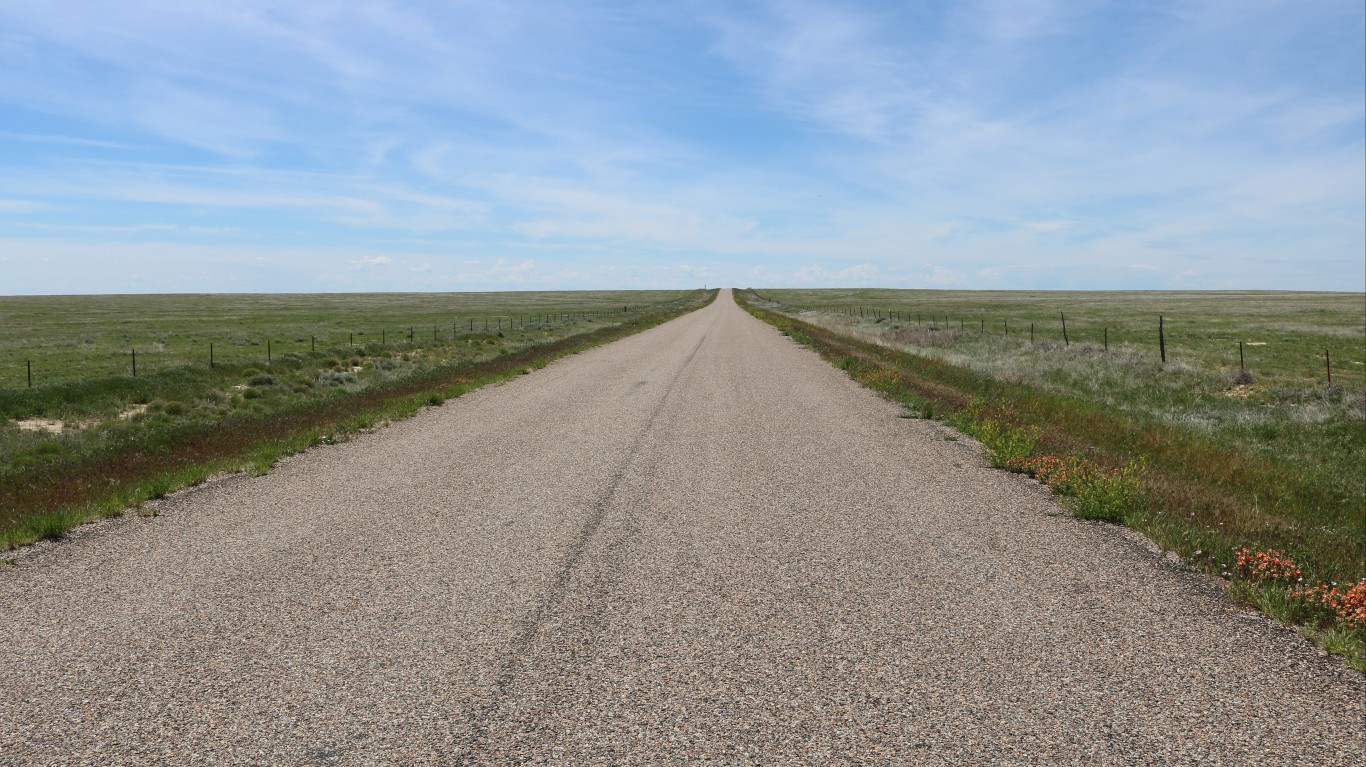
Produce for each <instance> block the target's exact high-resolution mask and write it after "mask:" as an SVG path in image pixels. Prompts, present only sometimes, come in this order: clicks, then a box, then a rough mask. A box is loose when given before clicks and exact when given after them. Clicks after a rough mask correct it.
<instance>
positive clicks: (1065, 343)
mask: <svg viewBox="0 0 1366 767" xmlns="http://www.w3.org/2000/svg"><path fill="white" fill-rule="evenodd" d="M1058 316H1059V317H1062V345H1063V346H1071V345H1072V342H1071V341H1070V340H1068V338H1067V315H1066V314H1063V313H1062V312H1058Z"/></svg>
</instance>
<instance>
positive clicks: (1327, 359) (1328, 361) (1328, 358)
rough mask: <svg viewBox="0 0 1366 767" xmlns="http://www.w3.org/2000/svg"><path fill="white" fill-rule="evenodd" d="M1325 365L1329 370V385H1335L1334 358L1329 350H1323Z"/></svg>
mask: <svg viewBox="0 0 1366 767" xmlns="http://www.w3.org/2000/svg"><path fill="white" fill-rule="evenodd" d="M1323 367H1324V369H1325V370H1327V371H1328V385H1329V386H1332V385H1333V358H1332V357H1331V356H1329V354H1328V350H1327V349H1324V350H1323Z"/></svg>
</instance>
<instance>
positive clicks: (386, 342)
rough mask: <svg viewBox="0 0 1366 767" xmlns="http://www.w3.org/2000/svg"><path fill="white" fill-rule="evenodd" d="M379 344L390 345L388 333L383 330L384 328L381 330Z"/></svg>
mask: <svg viewBox="0 0 1366 767" xmlns="http://www.w3.org/2000/svg"><path fill="white" fill-rule="evenodd" d="M379 345H380V346H388V345H389V339H388V335H387V333H386V332H385V331H383V330H381V331H379Z"/></svg>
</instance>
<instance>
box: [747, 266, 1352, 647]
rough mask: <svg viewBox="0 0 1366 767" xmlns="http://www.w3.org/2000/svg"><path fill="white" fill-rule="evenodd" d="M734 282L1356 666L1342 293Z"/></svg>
mask: <svg viewBox="0 0 1366 767" xmlns="http://www.w3.org/2000/svg"><path fill="white" fill-rule="evenodd" d="M736 297H737V299H738V300H740V301H741V303H742V305H744V306H746V308H748V309H749V310H750V311H751V312H752V313H754V314H755V315H756V316H758V317H760V318H761V319H764V320H765V321H767V322H770V323H771V324H773V325H775V326H777V327H778V328H780V329H781V330H783V331H784V332H786V333H787V334H788V335H789V336H791V337H792V338H793V339H794V340H797V341H798V342H800V343H803V344H806V345H808V346H810V347H811V348H813V349H815V350H816V351H818V352H819V353H820V354H821V355H822V356H823V357H825V358H826V359H828V360H829V361H831V362H832V363H833V364H835V365H837V366H839V367H841V368H843V369H844V370H846V371H848V373H849V374H850V375H851V376H852V377H853V378H854V379H855V380H858V381H859V382H861V383H863V384H864V385H866V386H869V387H870V388H873V389H875V390H877V391H878V392H880V393H881V394H883V395H884V396H886V397H888V398H890V399H893V400H895V401H898V402H901V403H902V404H903V405H904V407H905V408H906V414H907V415H908V416H912V417H925V418H936V419H941V420H944V421H945V422H947V423H949V424H951V425H953V426H955V427H956V428H958V429H960V430H961V431H963V432H965V433H967V434H969V435H971V436H973V437H975V438H976V439H978V440H979V441H980V442H981V443H982V445H983V447H984V449H985V451H986V453H987V457H988V459H989V460H990V461H991V463H992V465H994V466H996V467H998V468H1001V469H1004V470H1007V471H1016V472H1022V473H1026V474H1029V475H1031V476H1033V477H1035V478H1037V479H1038V480H1039V481H1041V482H1043V483H1044V484H1046V485H1048V486H1049V487H1050V488H1051V489H1053V490H1054V491H1055V492H1056V493H1057V494H1058V496H1059V499H1060V501H1061V502H1062V503H1063V505H1064V506H1065V507H1067V508H1068V509H1070V510H1071V511H1072V512H1073V513H1075V514H1076V515H1077V516H1078V517H1081V518H1084V519H1094V520H1104V521H1107V522H1115V523H1121V524H1126V525H1129V526H1130V527H1133V528H1134V529H1136V530H1138V531H1140V532H1142V533H1143V534H1145V535H1146V536H1148V537H1149V538H1151V539H1152V540H1153V541H1155V542H1156V543H1157V544H1159V545H1160V546H1162V547H1163V548H1164V549H1167V550H1169V551H1174V552H1176V553H1177V554H1179V555H1180V556H1181V557H1183V559H1184V560H1185V561H1186V562H1187V563H1188V564H1189V565H1190V566H1191V567H1194V568H1197V569H1200V570H1203V571H1206V572H1209V573H1212V574H1216V575H1220V576H1222V577H1224V578H1226V579H1228V583H1229V584H1230V585H1229V593H1230V595H1231V596H1232V597H1233V598H1235V599H1238V600H1239V601H1241V602H1243V603H1246V604H1250V605H1255V606H1257V607H1259V608H1261V609H1262V610H1263V611H1265V612H1267V613H1268V614H1270V615H1272V616H1273V617H1276V618H1278V619H1280V620H1282V621H1284V622H1287V623H1292V624H1295V625H1298V626H1300V627H1301V630H1302V631H1303V632H1304V633H1305V634H1306V635H1308V636H1311V637H1313V638H1315V639H1317V640H1318V641H1320V642H1321V643H1322V644H1323V646H1324V647H1326V648H1327V649H1329V650H1331V651H1333V652H1336V653H1339V654H1342V655H1344V656H1346V657H1347V658H1348V660H1349V661H1350V662H1351V663H1352V664H1353V665H1354V666H1356V667H1357V668H1358V669H1360V670H1362V671H1366V580H1363V579H1366V472H1363V471H1362V469H1361V467H1362V465H1363V459H1366V375H1363V370H1362V362H1363V361H1366V360H1363V357H1364V356H1366V298H1363V297H1362V296H1361V295H1360V294H1353V295H1324V294H1307V295H1300V294H1281V295H1277V294H1259V295H1258V296H1257V297H1256V300H1252V299H1250V298H1248V297H1246V296H1242V297H1239V299H1238V300H1237V301H1229V300H1228V299H1229V297H1228V296H1226V295H1224V294H1210V295H1204V294H1179V295H1176V296H1173V295H1172V294H1162V293H1158V294H1133V295H1128V294H1120V295H1115V294H1064V295H1062V296H1055V295H1050V296H1048V297H1047V298H1044V297H1039V296H1035V295H1027V294H986V295H984V294H980V293H942V294H940V293H932V292H923V291H859V292H851V291H776V290H775V291H768V290H764V291H761V294H759V293H755V292H753V291H737V292H736ZM1164 297H1166V298H1168V299H1170V301H1171V304H1172V305H1175V306H1178V307H1180V310H1181V315H1180V316H1179V317H1176V318H1175V321H1172V318H1168V317H1164V328H1163V330H1164V331H1166V330H1168V328H1173V329H1174V332H1172V333H1171V334H1170V335H1168V334H1166V333H1165V332H1164V336H1165V338H1164V340H1165V341H1166V351H1167V355H1168V361H1167V363H1166V364H1163V363H1162V362H1161V360H1160V357H1159V355H1160V351H1161V350H1160V349H1159V348H1158V335H1157V317H1158V311H1155V309H1156V308H1157V306H1158V305H1159V304H1160V303H1161V302H1162V300H1163V299H1164ZM993 299H994V303H993ZM936 301H937V302H938V303H935V302H936ZM1050 303H1051V305H1049V304H1050ZM1059 303H1062V304H1066V305H1068V306H1070V307H1072V310H1071V311H1067V310H1059V309H1058V306H1057V305H1058V304H1059ZM1135 304H1137V305H1135ZM1235 304H1236V305H1235ZM946 307H950V310H949V311H946V310H945V308H946ZM1239 307H1241V308H1239ZM1062 311H1067V315H1066V319H1067V322H1068V338H1067V339H1066V340H1063V338H1062V329H1061V324H1062V317H1061V316H1059V312H1062ZM1240 312H1241V313H1240ZM917 314H919V317H918V318H917ZM932 314H933V315H937V316H936V319H933V320H931V319H929V317H930V315H932ZM1050 314H1051V315H1052V316H1051V324H1049V325H1047V326H1046V327H1047V332H1046V333H1045V329H1044V325H1045V318H1047V317H1049V315H1050ZM1031 316H1032V317H1033V318H1034V319H1033V323H1034V338H1033V340H1031V339H1030V334H1029V329H1030V328H1029V325H1030V321H1031V320H1030V317H1031ZM974 318H975V319H976V323H975V325H976V326H975V327H973V326H972V323H971V322H970V320H971V319H974ZM1149 320H1151V321H1149ZM1168 322H1171V324H1170V325H1168V324H1167V323H1168ZM993 325H994V326H995V331H994V332H992V331H991V330H990V329H991V328H992V326H993ZM1107 328H1108V330H1107ZM1194 328H1204V330H1202V331H1200V332H1199V333H1197V332H1195V330H1193V329H1194ZM1240 328H1241V331H1240ZM1007 329H1009V331H1010V333H1011V335H1010V336H1007V335H1006V332H1007ZM1052 336H1056V338H1054V337H1052ZM1238 340H1242V341H1243V353H1244V361H1243V364H1242V365H1241V366H1240V365H1239V358H1238V344H1237V341H1238ZM1106 341H1108V347H1109V348H1108V349H1107V348H1106V347H1105V344H1106ZM1250 343H1251V344H1258V345H1257V346H1252V347H1251V348H1249V346H1250ZM1253 349H1255V350H1258V351H1257V353H1256V355H1255V356H1254V355H1252V354H1249V351H1251V350H1253ZM1325 350H1326V351H1328V352H1329V359H1331V360H1334V364H1335V365H1337V366H1339V367H1338V368H1337V369H1336V370H1334V374H1333V382H1332V383H1331V384H1330V383H1329V382H1328V381H1327V369H1326V365H1325V359H1324V354H1323V352H1324V351H1325ZM1249 358H1251V359H1252V360H1254V362H1253V364H1252V365H1248V364H1247V363H1248V360H1249ZM1315 362H1316V363H1317V367H1316V366H1315V365H1314V363H1315ZM1258 562H1262V563H1270V562H1275V563H1280V564H1281V565H1283V567H1280V569H1274V568H1273V569H1270V570H1267V569H1262V570H1259V569H1257V568H1256V567H1255V563H1258ZM1249 563H1252V564H1249ZM1268 567H1270V566H1269V565H1268ZM1268 573H1270V574H1268ZM1291 574H1293V577H1290V575H1291Z"/></svg>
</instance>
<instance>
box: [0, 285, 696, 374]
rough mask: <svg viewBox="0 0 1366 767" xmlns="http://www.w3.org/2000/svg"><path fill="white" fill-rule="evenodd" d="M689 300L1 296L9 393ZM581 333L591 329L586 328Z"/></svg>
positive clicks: (0, 362)
mask: <svg viewBox="0 0 1366 767" xmlns="http://www.w3.org/2000/svg"><path fill="white" fill-rule="evenodd" d="M682 295H684V292H683V291H563V292H515V293H360V294H355V293H351V294H347V293H324V294H241V295H222V294H220V295H185V294H181V295H118V296H0V327H3V328H4V329H5V332H4V333H3V334H0V389H6V388H23V387H25V386H27V383H28V374H29V370H30V368H29V366H28V363H31V370H32V377H33V383H34V384H35V385H38V386H41V385H45V384H52V383H60V382H63V381H71V380H76V379H82V378H90V377H94V376H101V375H131V373H132V356H133V352H134V351H136V353H137V364H138V372H139V374H145V373H150V372H153V371H156V370H163V369H166V368H170V367H176V366H179V365H187V364H196V365H198V364H203V365H207V364H208V361H209V345H210V344H213V346H214V349H213V354H214V359H215V362H221V363H224V364H228V365H261V364H264V363H265V362H266V356H267V355H266V347H267V342H269V343H270V346H271V353H272V355H281V354H288V353H293V352H306V351H309V350H310V349H312V348H315V347H316V348H317V349H323V350H333V351H336V352H340V351H342V350H344V349H346V348H349V347H350V346H352V345H354V344H359V345H373V344H377V343H380V342H381V340H382V341H383V343H390V344H394V345H395V347H396V348H398V347H399V346H401V345H402V344H405V343H407V341H408V338H409V334H410V333H411V334H412V338H413V342H414V343H415V344H417V345H423V346H426V345H430V342H431V341H433V340H434V339H449V338H451V336H452V334H455V335H465V334H468V333H472V332H475V331H483V330H484V329H485V327H484V326H485V323H486V322H487V323H489V329H490V330H494V331H497V330H508V329H509V328H511V327H512V326H516V327H519V328H520V327H523V326H532V325H536V326H541V325H551V324H554V325H555V326H562V325H564V324H565V322H567V320H568V319H570V318H571V317H572V318H577V319H580V320H582V319H585V318H586V317H587V316H588V315H597V316H599V317H601V318H606V317H608V316H610V315H612V314H614V313H615V314H619V313H622V311H623V310H624V309H627V308H628V307H633V308H634V310H636V311H641V310H644V309H647V308H650V307H653V306H656V305H659V304H663V303H667V302H669V301H675V300H678V299H679V298H680V296H682ZM580 327H582V326H581V325H580Z"/></svg>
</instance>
